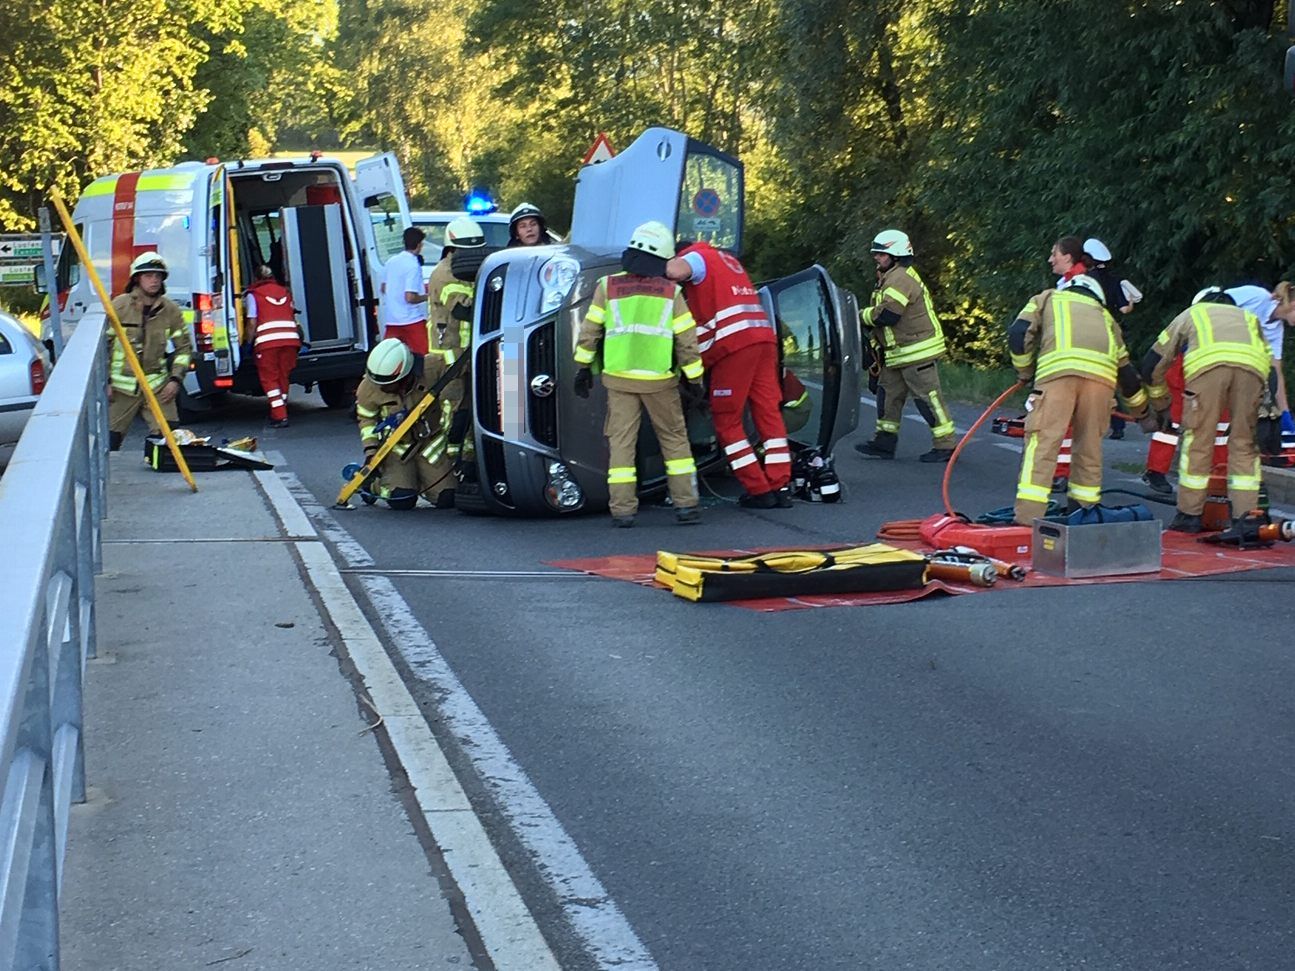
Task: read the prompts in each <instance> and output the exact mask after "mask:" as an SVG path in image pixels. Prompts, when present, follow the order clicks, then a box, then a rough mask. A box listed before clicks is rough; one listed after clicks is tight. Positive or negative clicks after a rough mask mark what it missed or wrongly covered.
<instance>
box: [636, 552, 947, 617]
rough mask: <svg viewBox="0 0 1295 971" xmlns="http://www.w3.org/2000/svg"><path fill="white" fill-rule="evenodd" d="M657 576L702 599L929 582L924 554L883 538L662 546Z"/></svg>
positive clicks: (863, 590) (689, 597) (869, 589)
mask: <svg viewBox="0 0 1295 971" xmlns="http://www.w3.org/2000/svg"><path fill="white" fill-rule="evenodd" d="M656 582H657V583H659V584H661V585H662V586H663V587H669V588H670V589H671V590H672V591H673V592H674V595H675V596H676V597H683V598H684V599H685V600H692V601H701V602H703V603H713V602H717V601H721V600H754V599H758V598H760V597H798V596H804V595H809V594H833V593H876V592H879V591H884V590H915V589H917V588H918V587H921V586H922V585H923V584H925V583H926V558H925V557H923V556H922V555H921V554H920V553H914V552H912V551H911V550H903V549H899V548H898V547H895V546H887V545H886V544H885V543H871V544H869V545H867V546H852V547H847V548H843V549H836V550H777V551H774V552H769V553H759V554H753V555H748V556H692V555H689V554H687V553H669V552H666V551H665V550H660V551H658V553H657V555H656Z"/></svg>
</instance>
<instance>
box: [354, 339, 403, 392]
mask: <svg viewBox="0 0 1295 971" xmlns="http://www.w3.org/2000/svg"><path fill="white" fill-rule="evenodd" d="M413 369H414V352H413V351H411V350H410V349H409V346H408V345H407V344H405V343H404V342H403V341H400V340H397V339H396V338H394V337H388V338H387V339H386V340H383V341H379V342H378V346H377V347H375V348H374V349H373V350H371V351H369V359H368V361H366V362H365V367H364V373H365V374H366V375H368V378H369V380H370V381H372V382H373V383H374V384H376V385H378V386H379V387H385V386H386V385H389V384H395V383H396V382H397V381H403V380H404V379H405V378H407V377H408V376H409V372H410V371H412V370H413Z"/></svg>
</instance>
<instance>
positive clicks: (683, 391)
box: [679, 380, 706, 409]
mask: <svg viewBox="0 0 1295 971" xmlns="http://www.w3.org/2000/svg"><path fill="white" fill-rule="evenodd" d="M679 397H680V398H682V399H683V406H684V407H685V408H688V409H693V408H698V407H700V406H701V404H702V402H703V401H705V400H706V388H705V387H704V386H703V385H702V383H701V382H700V381H687V380H685V381H682V382H680V384H679Z"/></svg>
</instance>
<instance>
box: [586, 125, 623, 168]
mask: <svg viewBox="0 0 1295 971" xmlns="http://www.w3.org/2000/svg"><path fill="white" fill-rule="evenodd" d="M615 155H616V149H614V148H612V141H611V139H610V138H608V137H607V133H606V132H601V131H600V132H599V133H598V137H597V138H595V139H594V143H593V145H591V146H590V148H589V151H587V152H585V157H584V159H582V160H581V162H580V164H581V165H593V164H594V163H595V162H606V161H609V160H610V159H612V158H613V157H614V156H615Z"/></svg>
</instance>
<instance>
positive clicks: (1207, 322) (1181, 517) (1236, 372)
mask: <svg viewBox="0 0 1295 971" xmlns="http://www.w3.org/2000/svg"><path fill="white" fill-rule="evenodd" d="M1179 354H1182V359H1183V360H1182V367H1183V381H1184V387H1183V411H1182V433H1183V448H1182V452H1181V455H1180V457H1179V460H1178V515H1176V516H1175V517H1174V519H1173V522H1171V523H1170V524H1169V528H1170V529H1173V530H1177V531H1179V532H1183V533H1199V532H1200V531H1201V529H1202V528H1203V527H1202V522H1201V513H1202V512H1203V511H1204V509H1205V496H1206V489H1207V488H1208V486H1209V483H1210V469H1211V466H1212V462H1213V454H1214V435H1215V428H1216V426H1217V423H1218V420H1219V416H1220V415H1221V414H1222V413H1223V411H1224V410H1225V409H1226V410H1227V411H1228V412H1229V413H1230V415H1231V429H1230V430H1229V433H1228V461H1227V469H1228V498H1229V499H1230V500H1231V502H1232V516H1233V521H1234V522H1235V521H1236V520H1239V519H1241V518H1242V517H1243V516H1244V515H1245V514H1246V513H1248V512H1250V511H1251V510H1253V509H1254V508H1255V506H1256V505H1257V504H1258V502H1259V483H1260V473H1259V449H1258V446H1257V445H1256V442H1255V424H1256V422H1257V420H1258V416H1259V403H1260V401H1261V400H1262V398H1263V394H1264V384H1265V382H1266V381H1267V380H1268V370H1269V368H1270V367H1271V366H1272V354H1271V352H1270V351H1269V349H1268V344H1267V343H1266V342H1265V341H1264V338H1263V334H1262V333H1261V331H1260V322H1259V318H1258V317H1256V316H1255V315H1254V314H1252V313H1251V312H1250V311H1248V310H1245V309H1243V308H1241V307H1238V306H1237V305H1236V302H1235V301H1234V300H1233V299H1232V297H1231V296H1229V295H1228V293H1227V292H1226V291H1224V290H1222V289H1220V288H1218V287H1206V288H1205V289H1204V290H1202V291H1200V293H1198V294H1196V296H1195V297H1194V298H1193V299H1192V305H1191V306H1190V307H1188V308H1187V309H1186V310H1184V311H1183V312H1182V313H1180V314H1179V315H1178V316H1177V317H1175V318H1174V319H1173V320H1172V321H1171V322H1170V324H1169V326H1168V327H1166V328H1165V329H1164V330H1163V331H1161V332H1160V336H1159V337H1157V338H1156V342H1155V344H1154V345H1152V347H1151V350H1149V351H1147V354H1146V357H1144V358H1143V359H1142V376H1143V378H1144V379H1145V380H1146V382H1147V384H1148V386H1149V387H1150V389H1151V401H1152V404H1153V405H1154V407H1155V409H1156V411H1157V413H1159V414H1166V413H1167V412H1168V410H1169V391H1168V388H1167V387H1166V384H1165V375H1166V373H1167V372H1168V370H1169V368H1170V366H1171V365H1172V364H1173V362H1174V359H1175V358H1177V357H1178V355H1179Z"/></svg>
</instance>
